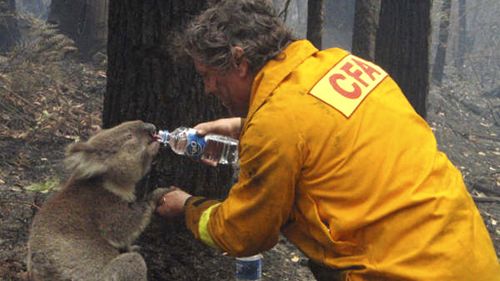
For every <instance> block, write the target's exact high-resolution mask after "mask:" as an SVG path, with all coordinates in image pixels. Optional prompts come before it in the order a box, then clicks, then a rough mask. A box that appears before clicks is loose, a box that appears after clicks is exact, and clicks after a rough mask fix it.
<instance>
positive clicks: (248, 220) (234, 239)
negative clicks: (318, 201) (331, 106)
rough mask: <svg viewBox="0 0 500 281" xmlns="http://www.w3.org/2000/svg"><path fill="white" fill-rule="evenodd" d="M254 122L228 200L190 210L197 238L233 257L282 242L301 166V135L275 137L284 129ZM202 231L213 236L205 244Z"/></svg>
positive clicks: (245, 137)
mask: <svg viewBox="0 0 500 281" xmlns="http://www.w3.org/2000/svg"><path fill="white" fill-rule="evenodd" d="M267 120H269V118H267ZM271 120H272V119H271ZM254 122H255V123H256V124H255V123H252V124H250V125H249V126H247V127H248V129H247V130H246V131H245V132H244V133H243V135H242V137H241V138H240V141H241V142H240V175H239V179H238V182H237V183H236V184H235V185H234V186H233V187H232V188H231V190H230V192H229V195H228V197H227V199H226V200H225V201H223V202H222V203H220V204H219V205H215V204H216V202H213V201H205V202H201V203H199V204H198V207H194V205H195V204H196V203H197V202H200V201H198V200H201V199H197V198H194V199H192V200H190V201H189V202H188V206H187V209H186V221H187V224H188V227H189V228H190V229H191V231H192V232H193V233H194V234H195V236H196V237H197V238H198V239H200V240H202V241H203V242H205V243H206V244H208V245H210V244H211V243H213V245H212V246H216V248H219V249H220V250H222V251H225V252H227V253H228V254H230V255H232V256H249V255H253V254H256V253H258V252H262V251H265V250H268V249H270V248H272V247H273V246H274V245H275V244H276V243H277V241H278V239H279V233H280V229H281V227H282V226H283V225H284V224H285V223H286V222H287V221H288V219H289V215H290V211H291V208H292V205H293V201H294V196H295V183H296V181H297V178H298V176H299V172H300V167H301V159H300V157H299V155H300V153H299V151H300V145H298V144H297V139H298V137H297V133H296V132H289V133H286V132H280V134H276V132H277V131H276V130H278V127H281V130H283V126H280V125H279V124H274V123H270V122H268V121H264V120H263V121H262V122H259V119H258V120H254ZM289 134H290V135H289ZM291 135H294V138H292V136H291ZM210 207H212V208H210ZM202 218H205V219H204V220H203V219H202ZM203 232H206V233H207V234H208V236H209V237H208V238H207V237H205V239H203V235H202V234H203ZM210 240H211V241H210Z"/></svg>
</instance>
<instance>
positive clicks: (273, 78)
mask: <svg viewBox="0 0 500 281" xmlns="http://www.w3.org/2000/svg"><path fill="white" fill-rule="evenodd" d="M317 51H318V49H316V47H314V46H313V45H312V44H311V43H310V42H309V41H307V40H299V41H295V42H292V43H291V44H290V45H288V47H286V49H285V50H284V51H283V52H282V53H281V54H279V55H278V56H277V57H276V58H275V59H272V60H270V61H269V62H267V63H266V64H265V65H264V67H262V69H261V70H260V71H259V72H258V73H257V75H256V76H255V78H254V81H253V84H252V94H251V96H250V107H249V109H248V114H247V118H246V119H247V120H250V119H251V118H252V116H253V114H254V113H255V112H256V111H257V109H259V108H260V106H261V105H262V104H263V103H264V101H265V100H266V98H267V97H268V96H269V95H271V93H272V92H273V91H274V90H275V89H276V88H277V87H278V85H279V84H280V83H281V81H283V79H285V78H286V77H287V76H288V75H289V74H290V73H291V72H292V71H293V70H294V69H295V68H296V67H297V66H298V65H299V64H301V63H302V62H303V61H304V60H305V59H307V58H308V57H310V56H311V55H312V54H314V53H316V52H317Z"/></svg>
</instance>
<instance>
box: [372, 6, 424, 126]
mask: <svg viewBox="0 0 500 281" xmlns="http://www.w3.org/2000/svg"><path fill="white" fill-rule="evenodd" d="M430 9H431V1H430V0H383V1H382V3H381V7H380V19H379V28H378V32H377V41H376V47H375V61H376V62H377V63H378V64H379V65H380V66H382V67H383V68H384V69H385V70H386V71H387V72H388V73H389V74H390V75H391V76H392V77H393V78H394V80H396V82H397V83H398V84H399V86H400V87H401V89H402V90H403V92H404V93H405V95H406V97H407V98H408V100H409V101H410V103H411V104H412V105H413V108H415V110H416V111H417V112H418V113H419V114H420V115H421V116H422V117H423V118H425V116H426V98H427V93H428V90H429V34H430V25H431V24H430Z"/></svg>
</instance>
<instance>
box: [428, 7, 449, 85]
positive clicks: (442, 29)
mask: <svg viewBox="0 0 500 281" xmlns="http://www.w3.org/2000/svg"><path fill="white" fill-rule="evenodd" d="M450 15H451V0H443V4H442V6H441V11H440V12H439V16H440V22H439V42H438V45H437V50H436V58H435V59H434V66H433V67H432V80H434V81H435V82H436V83H437V84H438V85H441V83H442V82H443V75H444V66H445V65H446V49H447V48H448V35H449V30H450Z"/></svg>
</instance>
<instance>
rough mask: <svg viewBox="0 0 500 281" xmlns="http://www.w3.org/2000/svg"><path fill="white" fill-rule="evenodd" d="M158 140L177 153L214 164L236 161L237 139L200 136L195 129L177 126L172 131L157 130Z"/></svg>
mask: <svg viewBox="0 0 500 281" xmlns="http://www.w3.org/2000/svg"><path fill="white" fill-rule="evenodd" d="M158 141H159V142H161V143H163V144H165V145H167V144H168V145H169V146H170V148H171V149H172V150H173V151H174V152H175V153H177V154H179V155H186V156H188V157H191V158H193V159H195V160H207V161H209V162H212V163H214V164H232V165H236V164H237V163H238V141H237V140H235V139H233V138H230V137H226V136H222V135H215V134H208V135H205V136H200V135H198V134H197V133H196V130H195V129H192V128H186V127H179V128H177V129H175V130H174V131H172V132H169V131H162V130H160V131H159V132H158Z"/></svg>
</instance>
